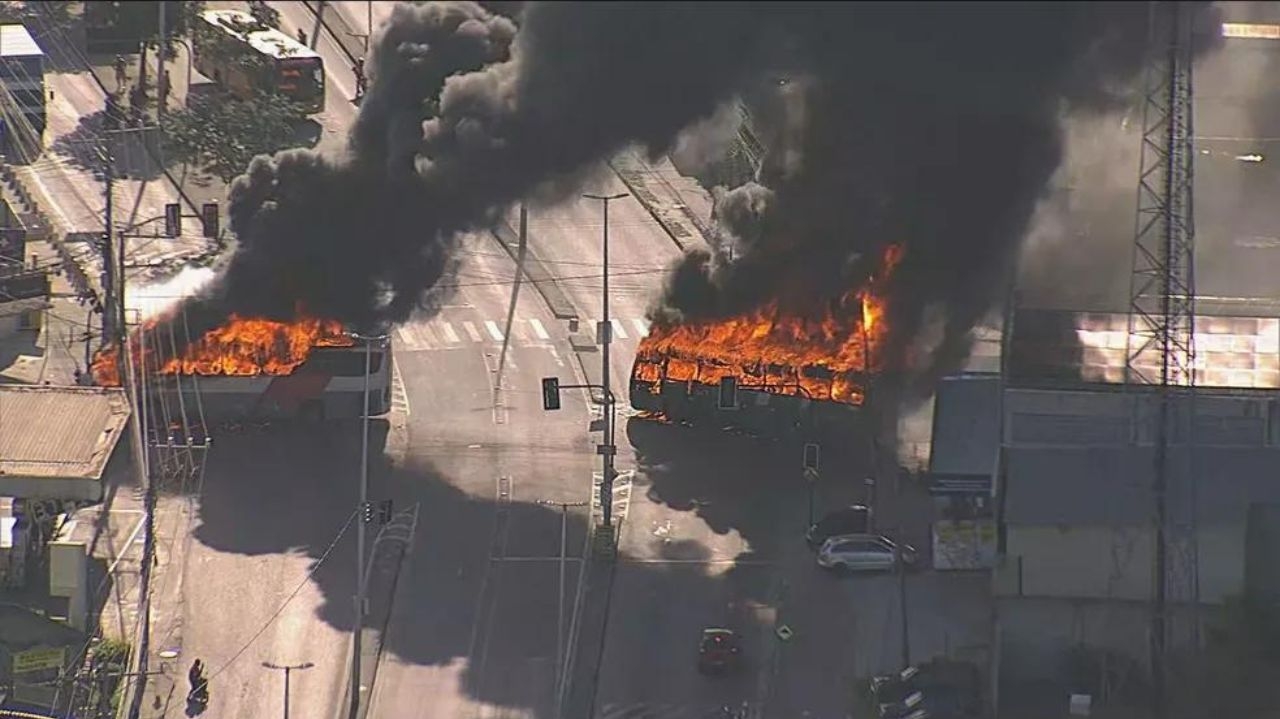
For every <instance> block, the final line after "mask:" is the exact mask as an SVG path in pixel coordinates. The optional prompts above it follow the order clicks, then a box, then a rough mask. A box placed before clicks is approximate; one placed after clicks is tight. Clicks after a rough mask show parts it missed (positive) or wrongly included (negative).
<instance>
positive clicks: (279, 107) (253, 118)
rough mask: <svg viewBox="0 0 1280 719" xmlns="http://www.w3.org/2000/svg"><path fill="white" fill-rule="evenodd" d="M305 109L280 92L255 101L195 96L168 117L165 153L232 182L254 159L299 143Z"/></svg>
mask: <svg viewBox="0 0 1280 719" xmlns="http://www.w3.org/2000/svg"><path fill="white" fill-rule="evenodd" d="M303 117H304V115H303V113H302V110H301V109H300V108H298V107H297V106H296V105H294V104H293V103H291V102H289V101H288V100H287V99H286V98H284V97H282V96H280V95H277V94H264V95H260V96H258V97H255V98H253V99H252V100H239V99H233V98H227V97H218V98H202V99H196V98H191V99H190V103H189V105H188V107H186V108H183V109H180V110H177V111H175V112H171V113H169V115H168V116H167V117H166V119H165V140H164V142H165V155H166V156H167V157H169V158H171V159H173V160H175V161H177V162H187V163H191V164H193V165H197V166H199V167H203V168H205V169H206V170H208V171H209V172H211V173H213V174H214V175H216V176H218V177H219V178H221V179H222V181H223V182H230V181H231V180H233V179H235V177H236V176H237V175H239V174H240V173H242V172H244V170H245V168H246V167H248V165H249V161H250V160H252V159H253V158H254V157H257V156H258V155H267V154H271V153H274V152H277V151H279V150H282V149H284V148H286V147H291V146H294V145H296V144H297V142H296V132H295V127H296V125H297V123H298V121H299V120H301V119H302V118H303Z"/></svg>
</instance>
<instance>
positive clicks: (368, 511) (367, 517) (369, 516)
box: [360, 502, 373, 524]
mask: <svg viewBox="0 0 1280 719" xmlns="http://www.w3.org/2000/svg"><path fill="white" fill-rule="evenodd" d="M360 511H361V513H362V514H363V515H364V521H365V523H366V524H368V523H369V522H372V521H373V502H365V503H364V504H362V505H360Z"/></svg>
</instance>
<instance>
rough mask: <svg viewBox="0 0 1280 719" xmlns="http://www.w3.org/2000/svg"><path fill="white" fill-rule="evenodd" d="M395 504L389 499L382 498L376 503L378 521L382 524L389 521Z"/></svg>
mask: <svg viewBox="0 0 1280 719" xmlns="http://www.w3.org/2000/svg"><path fill="white" fill-rule="evenodd" d="M394 507H395V505H394V504H392V502H391V500H390V499H384V500H382V501H381V502H379V503H378V521H379V522H380V523H382V524H390V523H391V514H392V511H393V509H394Z"/></svg>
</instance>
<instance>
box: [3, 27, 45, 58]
mask: <svg viewBox="0 0 1280 719" xmlns="http://www.w3.org/2000/svg"><path fill="white" fill-rule="evenodd" d="M43 55H44V51H43V50H41V49H40V46H39V45H38V44H36V39H35V38H33V37H31V33H29V32H27V28H25V27H23V26H22V25H16V24H15V25H0V57H41V56H43Z"/></svg>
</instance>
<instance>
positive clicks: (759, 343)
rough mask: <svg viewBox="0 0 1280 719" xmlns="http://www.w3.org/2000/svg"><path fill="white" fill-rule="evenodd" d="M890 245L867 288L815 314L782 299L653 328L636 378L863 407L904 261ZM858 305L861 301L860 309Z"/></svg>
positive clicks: (638, 353)
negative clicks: (789, 310) (801, 312)
mask: <svg viewBox="0 0 1280 719" xmlns="http://www.w3.org/2000/svg"><path fill="white" fill-rule="evenodd" d="M902 254H903V249H902V247H901V246H900V245H890V246H889V247H887V248H886V249H885V252H884V255H883V256H882V258H881V265H880V269H879V272H877V273H876V275H875V276H874V277H873V278H871V280H870V281H869V282H868V283H867V285H866V286H864V287H862V288H859V289H855V290H851V291H849V292H847V293H845V294H844V295H843V296H842V297H840V298H839V299H838V300H836V301H835V302H832V303H830V304H829V305H828V306H827V307H826V308H825V309H824V311H823V312H822V313H821V314H820V316H817V317H798V316H794V315H789V314H786V313H785V312H784V311H783V310H782V309H781V307H780V306H779V303H778V302H777V301H774V302H771V303H769V304H767V305H765V306H763V307H761V308H759V309H757V310H755V311H752V312H750V313H747V314H744V315H740V316H738V317H731V318H728V319H725V320H719V321H716V322H702V323H693V324H688V325H679V326H673V327H658V326H655V327H654V328H653V331H652V332H651V333H650V334H649V336H648V337H645V338H644V339H643V340H642V341H641V342H640V346H639V348H638V349H637V350H636V365H635V369H634V371H633V374H632V379H634V380H637V381H641V382H647V383H652V384H653V385H655V389H656V388H657V387H658V385H659V384H660V382H661V380H663V379H664V378H665V379H666V380H667V381H669V382H698V383H700V384H707V385H714V384H718V383H719V382H720V380H721V379H722V378H724V377H734V378H736V379H737V380H738V386H739V387H741V388H744V389H754V390H764V391H766V392H769V393H771V394H780V395H791V396H795V395H799V396H802V397H808V398H810V399H820V400H830V401H835V402H842V403H845V404H853V405H860V404H862V402H863V399H864V395H865V390H864V388H863V378H864V377H865V376H866V375H867V374H869V373H873V372H875V371H877V370H878V369H879V364H878V362H877V355H878V354H879V352H878V350H879V348H880V347H881V346H882V344H883V341H884V338H885V336H886V334H887V331H888V326H887V325H886V324H885V322H884V318H885V310H886V294H885V290H886V288H885V285H886V282H887V280H888V278H889V277H890V275H891V274H892V272H893V270H894V268H895V267H897V265H898V263H899V262H901V261H902ZM855 305H856V306H855Z"/></svg>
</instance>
